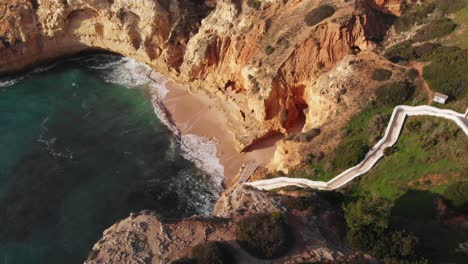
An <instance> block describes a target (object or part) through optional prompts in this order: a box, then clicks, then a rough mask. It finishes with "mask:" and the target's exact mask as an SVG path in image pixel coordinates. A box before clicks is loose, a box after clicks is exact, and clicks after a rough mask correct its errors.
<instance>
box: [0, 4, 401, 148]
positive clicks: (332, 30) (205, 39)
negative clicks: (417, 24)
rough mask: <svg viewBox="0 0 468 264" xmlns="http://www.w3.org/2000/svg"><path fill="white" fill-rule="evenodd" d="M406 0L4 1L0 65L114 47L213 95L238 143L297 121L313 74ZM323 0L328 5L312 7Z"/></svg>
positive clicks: (352, 49) (368, 40) (367, 40)
mask: <svg viewBox="0 0 468 264" xmlns="http://www.w3.org/2000/svg"><path fill="white" fill-rule="evenodd" d="M407 2H409V1H404V0H401V1H383V0H375V1H371V0H355V1H343V0H327V1H318V0H310V1H303V0H288V1H267V0H262V1H260V0H257V1H253V0H249V1H247V0H220V1H217V2H216V1H206V2H203V1H196V0H107V1H97V0H19V1H6V0H1V1H0V57H1V58H2V59H1V61H0V73H7V72H12V71H17V70H21V69H24V68H25V67H27V66H29V65H32V64H35V63H38V62H42V61H44V60H49V59H51V58H56V57H59V56H64V55H68V54H71V53H75V52H78V51H82V50H87V49H104V50H109V51H113V52H116V53H120V54H123V55H125V56H129V57H132V58H135V59H137V60H140V61H143V62H145V63H147V64H149V65H151V66H152V67H153V68H154V69H155V70H157V71H160V72H162V73H163V74H165V75H167V76H169V77H172V78H173V79H175V80H176V81H178V82H181V83H184V84H188V85H189V87H191V89H193V90H197V91H200V92H203V93H206V94H209V95H211V96H214V97H217V98H220V99H221V100H220V101H221V102H223V103H222V104H221V105H220V107H221V108H222V109H223V110H224V111H225V113H226V117H227V119H228V122H227V126H228V128H229V130H230V131H231V133H232V134H233V136H234V138H235V141H236V144H237V147H238V149H239V150H244V149H246V148H247V147H249V146H251V145H252V144H255V143H256V142H258V141H260V140H262V139H263V138H265V137H268V136H269V135H271V134H274V133H276V134H277V133H283V134H286V133H288V132H290V131H292V130H294V129H300V128H301V126H302V124H303V123H304V121H305V119H306V118H307V114H306V113H305V112H304V109H306V108H307V107H310V106H312V107H314V106H313V104H314V103H315V102H314V101H311V100H310V97H308V96H306V94H307V93H309V89H311V88H310V87H311V86H312V85H313V84H314V83H315V80H316V79H317V77H318V76H320V75H322V74H323V73H325V72H327V71H328V70H330V69H331V68H333V66H334V65H335V64H336V63H337V62H339V61H340V60H341V59H342V58H343V57H345V56H346V55H349V54H357V53H359V52H362V51H366V50H372V49H373V48H374V47H375V41H378V40H380V39H382V37H383V36H384V34H385V32H386V30H387V27H388V22H389V20H388V19H389V15H388V14H389V13H390V12H393V13H398V11H395V10H397V9H398V8H403V7H404V5H405V4H406V3H407ZM325 5H326V6H329V7H331V8H332V12H330V13H328V14H327V15H326V16H321V15H317V14H318V13H314V14H311V12H313V11H317V10H316V9H317V7H319V6H321V7H323V6H325ZM396 7H398V8H396ZM387 8H388V9H389V10H390V11H388V10H387ZM398 10H399V9H398ZM328 11H330V10H328ZM319 13H320V12H319ZM322 13H323V12H322ZM322 13H321V14H322ZM316 17H319V19H316ZM315 20H316V21H315ZM324 111H329V109H324ZM327 121H328V120H327V119H326V117H324V118H321V119H320V120H317V122H316V124H317V125H321V124H324V123H326V122H327Z"/></svg>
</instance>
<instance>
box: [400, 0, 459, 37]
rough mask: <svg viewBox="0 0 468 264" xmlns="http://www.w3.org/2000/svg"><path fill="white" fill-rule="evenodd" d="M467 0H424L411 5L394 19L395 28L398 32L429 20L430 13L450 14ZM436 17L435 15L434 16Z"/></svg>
mask: <svg viewBox="0 0 468 264" xmlns="http://www.w3.org/2000/svg"><path fill="white" fill-rule="evenodd" d="M467 3H468V1H467V0H460V1H453V0H432V1H425V2H424V3H423V4H421V5H412V6H411V7H410V8H409V9H408V10H406V11H405V12H404V13H403V14H402V15H401V16H400V17H398V18H397V19H396V20H395V23H394V25H395V29H396V31H397V32H398V33H400V32H403V31H407V30H408V29H410V28H411V27H412V26H414V25H421V24H424V23H428V22H430V20H431V19H432V17H431V16H430V15H431V14H436V13H438V14H442V15H446V14H450V13H454V12H457V11H458V10H460V9H462V8H464V7H466V5H467ZM436 17H437V16H436Z"/></svg>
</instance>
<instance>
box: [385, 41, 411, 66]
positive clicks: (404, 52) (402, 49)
mask: <svg viewBox="0 0 468 264" xmlns="http://www.w3.org/2000/svg"><path fill="white" fill-rule="evenodd" d="M415 56H416V54H415V51H414V49H413V47H412V46H411V41H404V42H401V43H399V44H396V45H393V46H391V47H389V48H388V49H387V50H386V51H385V57H386V58H387V59H389V60H391V61H392V62H399V61H408V60H411V59H413V58H414V57H415Z"/></svg>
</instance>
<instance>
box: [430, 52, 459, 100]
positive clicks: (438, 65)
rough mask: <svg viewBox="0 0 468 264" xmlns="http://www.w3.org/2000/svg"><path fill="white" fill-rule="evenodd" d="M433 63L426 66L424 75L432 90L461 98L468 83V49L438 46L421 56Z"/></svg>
mask: <svg viewBox="0 0 468 264" xmlns="http://www.w3.org/2000/svg"><path fill="white" fill-rule="evenodd" d="M421 59H422V60H431V61H432V63H431V64H430V65H428V66H426V67H424V72H423V77H424V79H425V80H426V81H427V82H428V84H429V86H430V87H431V89H432V90H434V91H437V92H440V93H443V94H446V95H448V96H450V97H451V98H454V99H459V98H461V97H462V96H463V95H464V94H465V93H466V89H464V88H465V87H466V85H467V84H468V74H466V69H468V50H463V49H460V48H457V47H438V48H436V49H434V50H432V52H431V53H428V54H425V55H424V56H423V57H421Z"/></svg>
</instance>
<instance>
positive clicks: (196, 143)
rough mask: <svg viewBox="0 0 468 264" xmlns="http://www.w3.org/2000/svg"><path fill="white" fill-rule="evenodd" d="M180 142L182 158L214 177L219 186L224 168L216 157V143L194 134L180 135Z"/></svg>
mask: <svg viewBox="0 0 468 264" xmlns="http://www.w3.org/2000/svg"><path fill="white" fill-rule="evenodd" d="M181 141H182V144H181V147H182V151H183V154H182V155H183V156H184V158H186V159H188V160H191V161H192V162H193V163H195V165H196V166H197V167H198V168H200V169H202V170H203V171H206V172H207V173H208V174H210V175H213V176H215V178H216V179H218V180H220V181H219V183H220V184H221V183H222V179H223V177H224V167H223V166H222V165H221V163H220V161H219V159H218V157H217V156H216V145H217V143H216V142H215V141H213V140H210V139H207V138H204V137H200V136H197V135H194V134H186V135H182V138H181Z"/></svg>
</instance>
